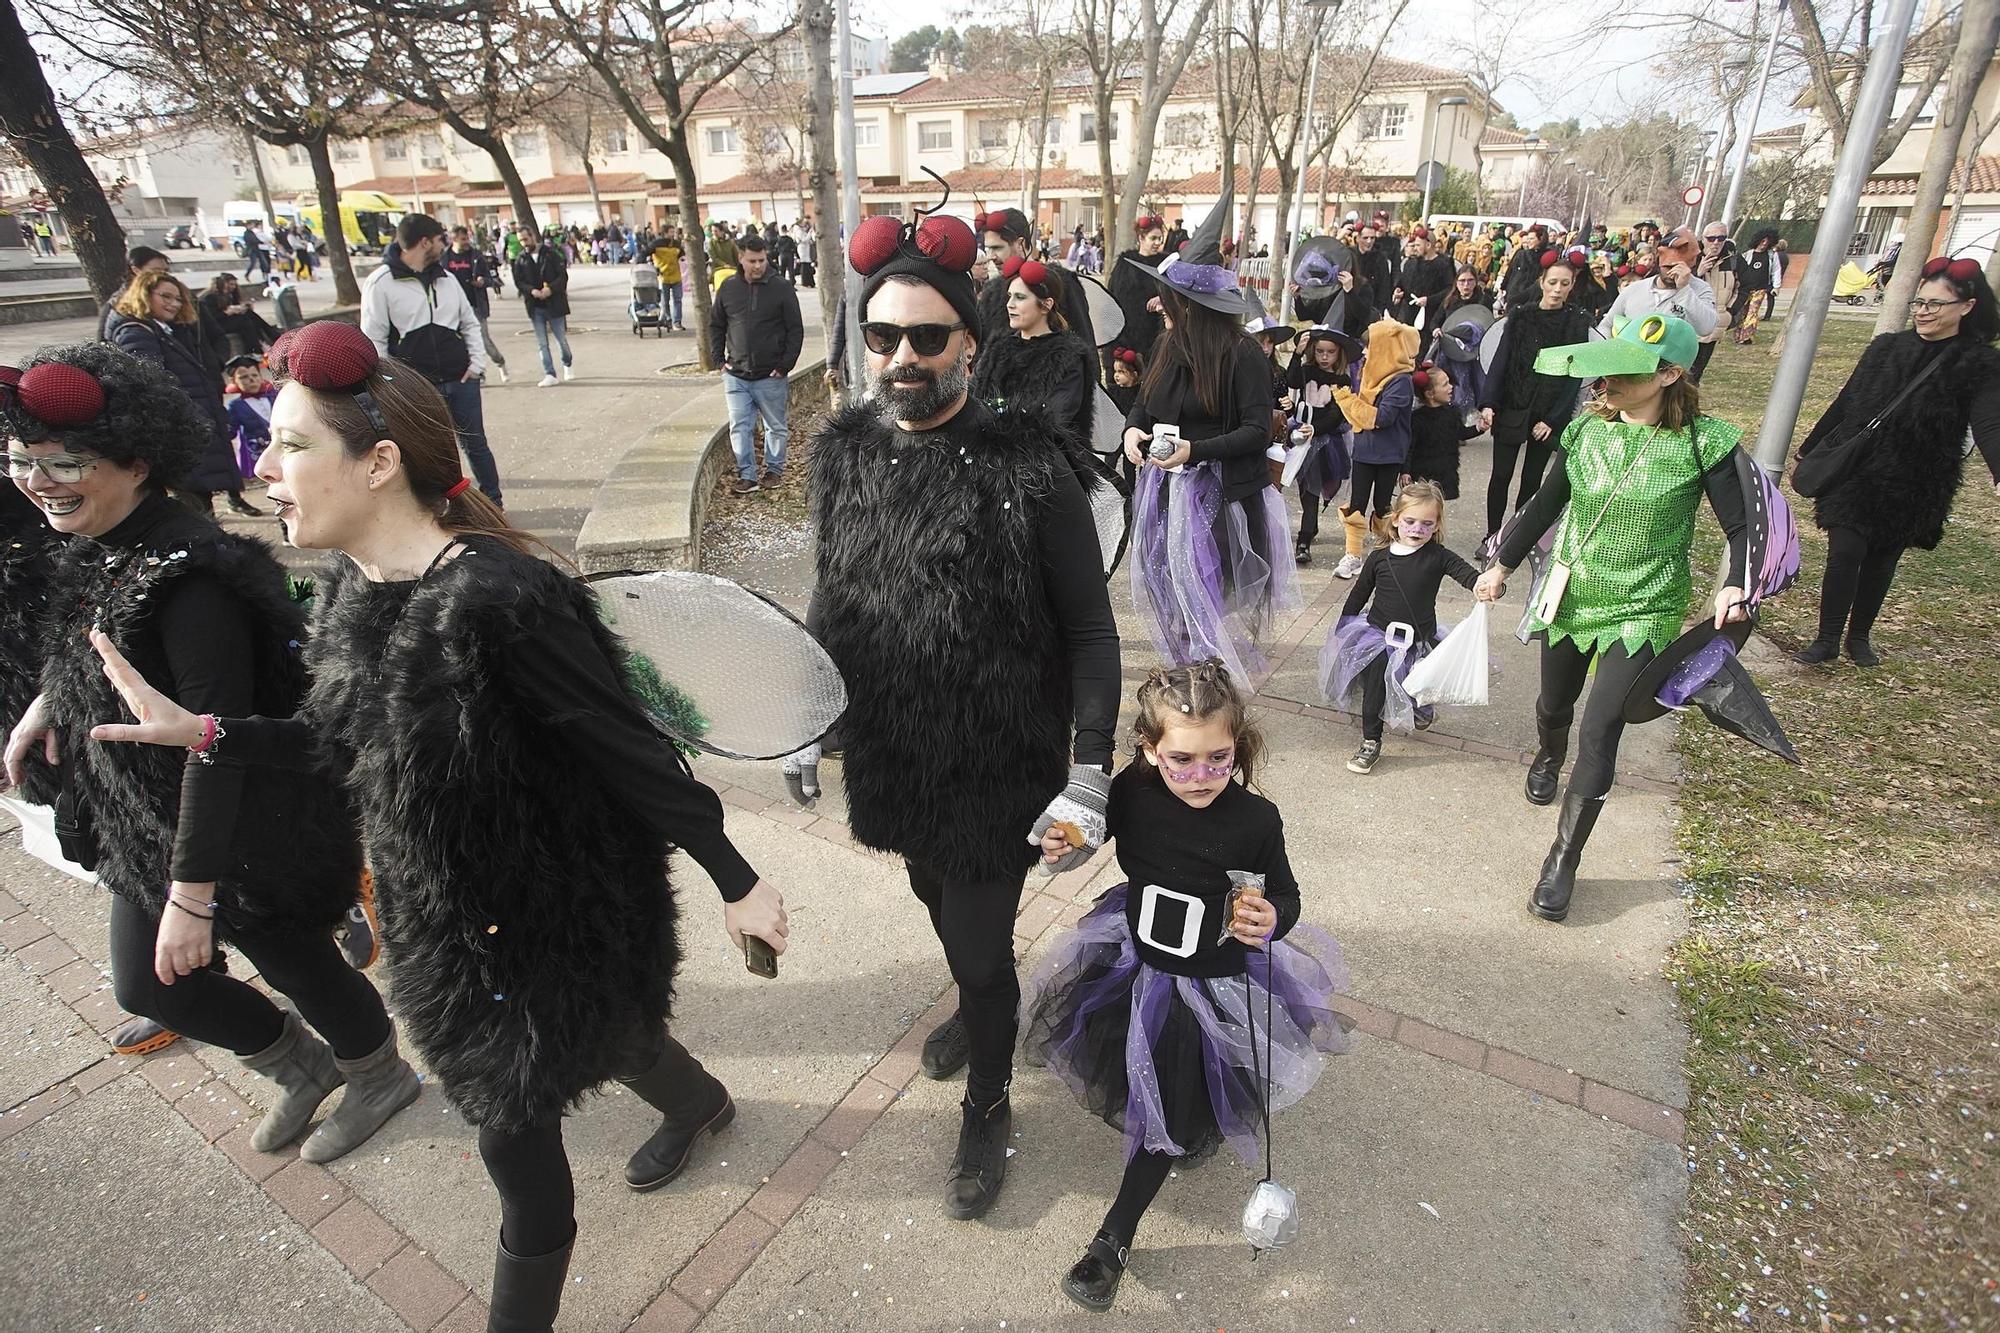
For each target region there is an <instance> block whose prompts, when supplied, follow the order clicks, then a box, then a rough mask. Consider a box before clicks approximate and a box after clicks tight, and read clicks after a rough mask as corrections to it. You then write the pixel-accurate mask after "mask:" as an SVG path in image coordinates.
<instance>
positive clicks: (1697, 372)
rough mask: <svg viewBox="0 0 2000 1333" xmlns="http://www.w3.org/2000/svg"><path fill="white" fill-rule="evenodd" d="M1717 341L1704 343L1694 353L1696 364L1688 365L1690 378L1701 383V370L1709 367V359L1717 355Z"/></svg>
mask: <svg viewBox="0 0 2000 1333" xmlns="http://www.w3.org/2000/svg"><path fill="white" fill-rule="evenodd" d="M1716 345H1717V344H1715V343H1703V344H1702V345H1701V347H1700V348H1699V349H1698V350H1697V351H1696V352H1695V354H1694V364H1693V365H1692V366H1690V367H1688V378H1689V379H1690V380H1693V381H1694V382H1695V383H1696V384H1699V383H1701V372H1702V371H1704V370H1706V369H1708V359H1709V358H1710V357H1712V356H1714V355H1715V349H1716Z"/></svg>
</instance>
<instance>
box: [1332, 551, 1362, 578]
mask: <svg viewBox="0 0 2000 1333" xmlns="http://www.w3.org/2000/svg"><path fill="white" fill-rule="evenodd" d="M1360 572H1361V557H1359V556H1353V555H1344V556H1342V557H1340V563H1339V564H1337V565H1335V566H1334V567H1333V576H1334V577H1335V578H1337V579H1351V578H1353V577H1354V576H1355V575H1356V574H1359V573H1360Z"/></svg>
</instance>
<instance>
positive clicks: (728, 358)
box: [708, 271, 806, 380]
mask: <svg viewBox="0 0 2000 1333" xmlns="http://www.w3.org/2000/svg"><path fill="white" fill-rule="evenodd" d="M805 336H806V333H805V323H804V321H803V320H802V319H801V318H800V316H799V298H798V293H797V292H795V291H794V290H793V289H792V284H791V283H790V282H788V281H786V280H785V279H784V278H781V277H779V276H778V275H777V274H776V273H772V272H769V271H766V273H765V274H764V276H763V277H762V278H760V279H758V280H757V281H756V282H752V281H750V279H748V278H746V277H744V276H743V275H742V274H741V273H734V274H731V275H730V276H729V277H728V278H727V279H726V280H725V281H724V282H723V284H722V286H721V287H720V288H718V289H717V290H716V293H715V303H714V304H713V305H712V306H710V307H709V313H708V344H709V352H710V354H711V355H712V356H713V357H714V359H715V364H716V365H718V366H722V367H723V368H724V369H726V370H727V371H728V372H729V373H730V374H731V375H734V376H736V377H737V378H738V379H746V380H761V379H769V378H770V377H771V376H772V375H789V374H791V373H792V367H793V366H795V365H797V364H798V363H799V351H800V349H801V348H803V347H804V346H805Z"/></svg>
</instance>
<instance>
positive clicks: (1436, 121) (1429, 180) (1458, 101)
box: [1417, 97, 1472, 222]
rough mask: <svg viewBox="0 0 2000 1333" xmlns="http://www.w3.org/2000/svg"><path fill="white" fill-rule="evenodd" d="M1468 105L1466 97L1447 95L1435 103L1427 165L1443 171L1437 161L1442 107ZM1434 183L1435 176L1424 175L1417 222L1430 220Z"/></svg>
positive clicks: (1469, 103) (1442, 118)
mask: <svg viewBox="0 0 2000 1333" xmlns="http://www.w3.org/2000/svg"><path fill="white" fill-rule="evenodd" d="M1470 105H1472V103H1471V101H1470V99H1468V98H1464V97H1447V98H1445V99H1443V100H1442V101H1440V102H1439V103H1438V104H1437V112H1436V114H1434V115H1433V116H1432V117H1431V160H1430V162H1429V164H1428V165H1431V166H1435V167H1437V168H1438V171H1439V172H1440V173H1442V172H1443V170H1444V166H1443V164H1442V163H1440V162H1439V161H1438V127H1439V126H1441V125H1442V124H1444V109H1445V108H1446V107H1448V106H1449V107H1461V106H1470ZM1434 184H1436V177H1434V176H1429V175H1427V176H1425V177H1424V208H1423V212H1422V213H1421V214H1420V215H1419V216H1418V218H1417V220H1418V221H1419V222H1427V221H1429V220H1430V216H1431V186H1432V185H1434Z"/></svg>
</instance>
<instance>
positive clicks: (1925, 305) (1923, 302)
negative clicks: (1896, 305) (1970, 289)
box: [1910, 296, 1972, 315]
mask: <svg viewBox="0 0 2000 1333" xmlns="http://www.w3.org/2000/svg"><path fill="white" fill-rule="evenodd" d="M1971 299H1972V298H1971V297H1969V296H1968V297H1966V298H1965V301H1969V300H1971ZM1965 301H1932V300H1928V299H1923V298H1919V299H1917V300H1915V301H1912V302H1910V309H1912V310H1914V311H1916V312H1917V313H1918V314H1920V315H1935V314H1936V313H1937V312H1938V311H1940V310H1944V309H1947V308H1949V307H1951V306H1955V305H1964V304H1965Z"/></svg>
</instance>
